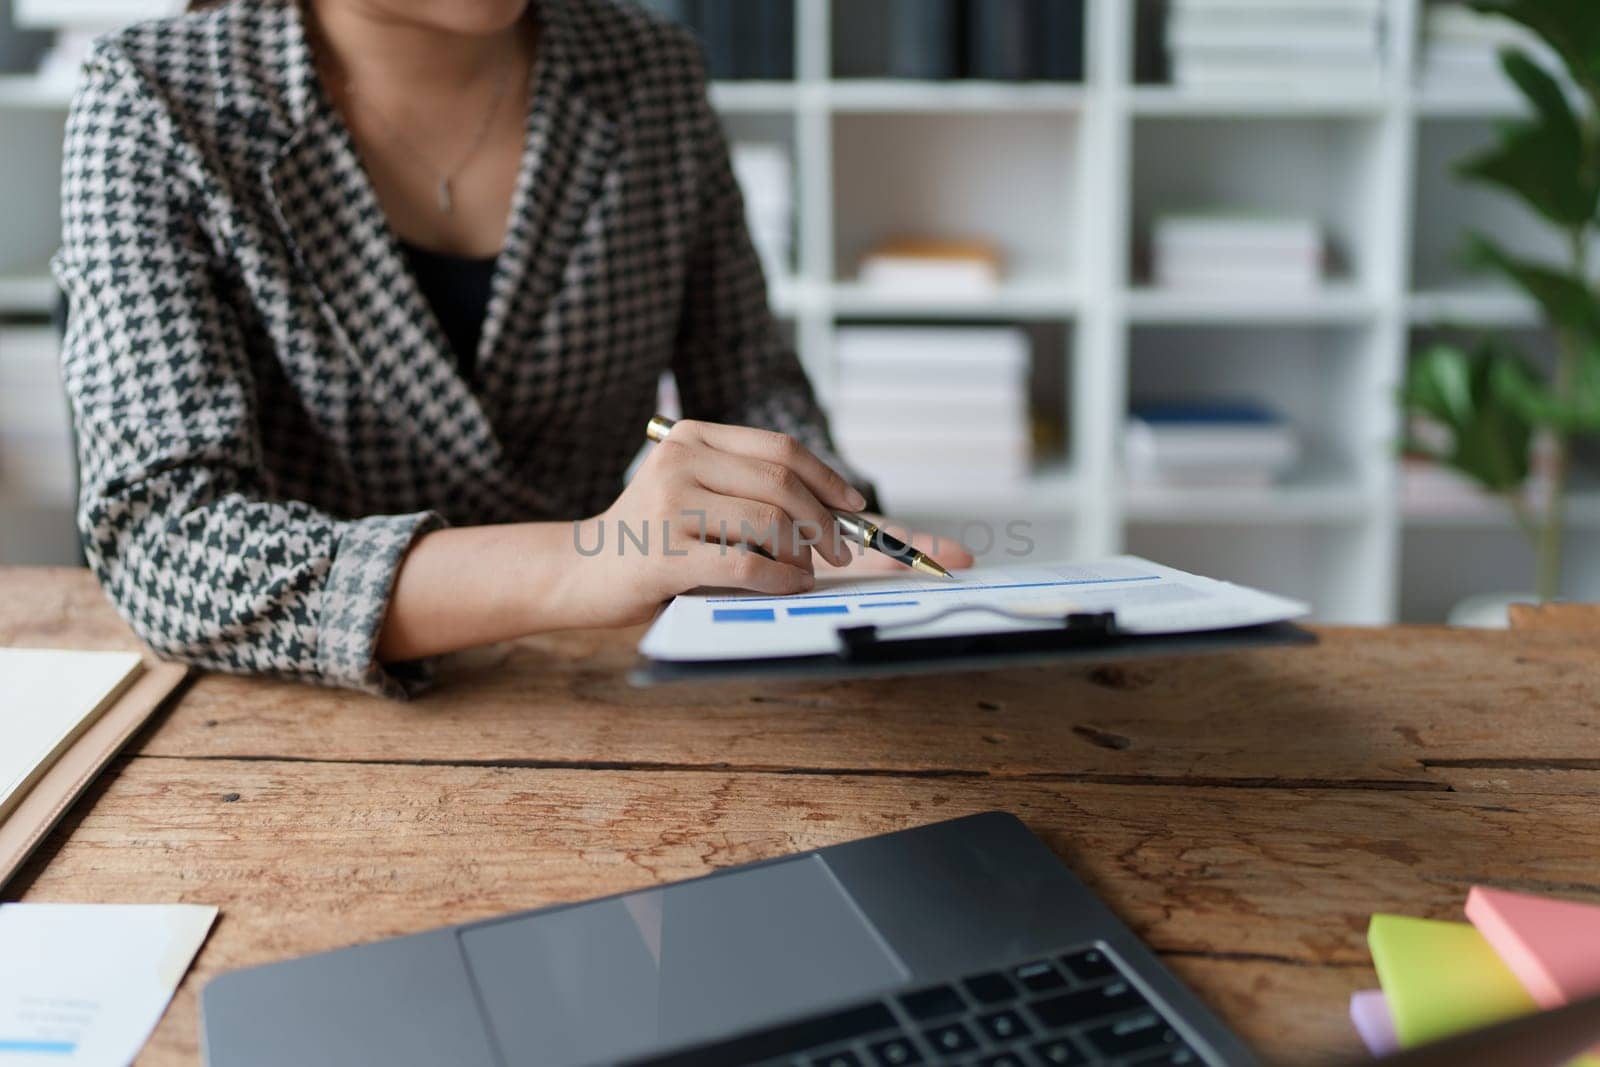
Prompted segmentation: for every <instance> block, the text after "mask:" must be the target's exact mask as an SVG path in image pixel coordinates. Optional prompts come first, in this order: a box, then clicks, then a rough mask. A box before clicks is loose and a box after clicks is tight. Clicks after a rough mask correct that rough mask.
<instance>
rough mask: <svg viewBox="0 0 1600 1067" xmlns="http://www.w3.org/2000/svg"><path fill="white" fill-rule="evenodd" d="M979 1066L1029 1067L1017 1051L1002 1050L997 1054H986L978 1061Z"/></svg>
mask: <svg viewBox="0 0 1600 1067" xmlns="http://www.w3.org/2000/svg"><path fill="white" fill-rule="evenodd" d="M978 1067H1028V1065H1027V1064H1025V1063H1023V1062H1022V1057H1021V1056H1020V1055H1018V1054H1017V1053H1015V1052H1002V1053H999V1054H998V1055H995V1056H985V1057H984V1058H983V1059H981V1060H979V1061H978Z"/></svg>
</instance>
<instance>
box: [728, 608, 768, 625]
mask: <svg viewBox="0 0 1600 1067" xmlns="http://www.w3.org/2000/svg"><path fill="white" fill-rule="evenodd" d="M711 621H712V622H777V621H778V614H777V612H775V611H774V610H773V609H771V608H717V609H716V610H715V611H713V612H712V613H711Z"/></svg>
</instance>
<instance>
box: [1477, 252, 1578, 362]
mask: <svg viewBox="0 0 1600 1067" xmlns="http://www.w3.org/2000/svg"><path fill="white" fill-rule="evenodd" d="M1467 250H1468V256H1469V258H1470V259H1471V260H1472V261H1474V262H1476V263H1479V264H1481V265H1483V266H1486V267H1490V268H1492V269H1494V270H1496V271H1498V272H1500V273H1501V274H1503V275H1505V276H1506V277H1507V278H1508V279H1510V280H1511V281H1512V282H1515V283H1516V284H1517V285H1518V286H1520V287H1521V288H1522V289H1523V290H1524V291H1526V292H1527V294H1528V295H1529V296H1531V297H1533V299H1534V300H1536V301H1538V303H1539V306H1540V307H1542V308H1543V309H1544V313H1545V314H1546V315H1547V316H1549V318H1550V320H1551V321H1552V322H1554V323H1555V324H1556V325H1557V326H1560V327H1563V328H1565V329H1568V330H1571V331H1572V332H1574V333H1576V334H1577V335H1578V336H1579V337H1580V338H1581V339H1582V340H1583V342H1584V343H1585V345H1591V344H1600V293H1596V292H1595V290H1594V289H1592V288H1590V286H1589V284H1588V283H1587V282H1586V281H1585V280H1584V279H1582V278H1579V277H1576V276H1574V275H1572V274H1569V273H1566V272H1565V271H1562V270H1559V269H1557V268H1554V267H1549V266H1545V265H1544V264H1540V263H1533V262H1530V261H1529V260H1525V259H1518V258H1517V257H1515V256H1513V255H1511V254H1510V253H1509V252H1507V251H1505V249H1503V248H1501V247H1500V246H1499V245H1498V244H1496V243H1495V242H1494V241H1493V240H1491V239H1490V238H1488V237H1486V236H1484V235H1483V234H1479V233H1475V234H1473V235H1471V237H1470V238H1469V239H1468V244H1467Z"/></svg>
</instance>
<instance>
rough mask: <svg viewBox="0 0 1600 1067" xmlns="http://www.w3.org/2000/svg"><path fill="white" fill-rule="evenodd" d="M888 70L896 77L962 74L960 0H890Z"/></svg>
mask: <svg viewBox="0 0 1600 1067" xmlns="http://www.w3.org/2000/svg"><path fill="white" fill-rule="evenodd" d="M887 21H888V25H887V30H888V46H889V47H888V54H889V63H888V71H887V73H888V74H889V76H890V77H894V78H954V77H955V76H956V75H957V74H958V73H959V67H960V62H959V54H960V41H961V6H960V2H959V0H889V3H888V20H887Z"/></svg>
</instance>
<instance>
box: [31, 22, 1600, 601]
mask: <svg viewBox="0 0 1600 1067" xmlns="http://www.w3.org/2000/svg"><path fill="white" fill-rule="evenodd" d="M871 2H872V0H795V4H796V71H797V78H796V80H794V81H792V82H789V81H785V82H728V83H720V84H718V85H716V86H714V87H713V91H712V99H713V102H714V104H715V105H716V106H717V108H718V109H719V111H720V112H721V113H722V114H723V116H724V118H725V120H726V124H727V127H728V130H729V135H730V138H731V139H734V140H757V141H778V142H780V143H783V144H785V145H787V146H788V147H789V149H790V150H791V152H792V154H793V156H794V159H795V161H796V162H795V166H796V174H795V190H796V210H797V233H796V238H797V240H796V242H795V249H796V254H795V262H794V263H793V264H792V267H791V269H790V270H789V271H787V272H785V273H784V274H783V275H782V276H781V277H777V278H774V279H771V288H772V294H773V303H774V307H775V308H776V309H777V311H778V313H779V314H780V315H781V316H783V317H784V318H785V319H786V320H787V322H788V323H789V326H790V329H791V331H792V336H793V337H794V339H795V341H796V344H797V347H798V349H799V351H800V354H801V357H802V360H803V361H804V363H805V365H806V367H807V369H808V370H809V371H810V373H811V374H812V376H813V378H814V380H815V382H816V385H817V387H818V390H819V392H820V393H821V395H822V397H823V400H824V402H825V403H826V402H827V401H828V400H829V399H830V397H831V394H832V389H833V382H834V374H833V356H832V338H833V333H834V330H835V329H836V327H837V326H838V325H840V324H841V323H852V322H863V321H865V322H879V321H890V322H911V323H917V322H934V323H937V322H947V321H948V322H983V323H1011V322H1016V323H1021V324H1024V325H1026V326H1028V327H1029V328H1031V329H1034V330H1036V331H1038V335H1039V336H1040V337H1046V338H1048V341H1047V343H1042V344H1041V346H1040V350H1039V352H1038V354H1037V357H1036V358H1039V359H1042V360H1047V361H1059V362H1060V363H1062V364H1063V366H1062V368H1061V370H1060V373H1059V374H1058V375H1057V377H1059V379H1060V386H1059V388H1060V390H1061V395H1058V396H1055V397H1053V398H1051V399H1052V400H1053V401H1055V406H1058V407H1059V408H1060V409H1061V410H1062V411H1064V412H1065V414H1066V437H1067V442H1066V451H1065V455H1064V456H1059V457H1058V456H1049V457H1046V458H1045V460H1044V461H1042V462H1041V464H1040V466H1039V468H1038V470H1037V471H1036V473H1035V475H1034V476H1033V477H1032V478H1031V479H1030V480H1028V481H1027V482H1026V483H1025V484H1022V485H1018V486H992V487H988V488H986V489H985V490H983V491H982V492H981V493H979V494H972V493H967V494H964V495H962V496H960V497H948V498H947V497H943V496H941V495H938V494H929V493H925V492H924V493H920V494H915V495H902V496H901V497H899V498H896V497H893V496H891V497H890V498H889V500H888V501H887V502H888V504H889V505H890V506H891V508H892V510H893V511H894V512H895V513H896V516H897V517H899V518H904V519H907V520H914V521H919V522H927V523H932V524H934V525H935V526H936V527H937V528H939V529H941V530H944V531H947V532H954V531H955V530H958V529H959V528H960V527H961V525H962V524H963V523H964V522H966V521H968V520H972V519H985V520H991V521H993V520H995V519H996V518H999V519H1001V520H1002V521H1001V522H999V523H997V525H1003V520H1004V519H1009V518H1018V519H1023V520H1026V521H1028V522H1030V523H1031V524H1033V528H1034V532H1035V539H1036V540H1037V541H1038V543H1039V551H1040V552H1052V553H1060V554H1067V555H1074V556H1094V555H1101V554H1106V553H1111V552H1116V551H1121V550H1124V549H1127V550H1131V551H1136V552H1141V553H1145V554H1149V555H1152V556H1154V557H1156V558H1159V559H1162V560H1164V561H1166V562H1170V563H1172V564H1174V565H1177V566H1182V567H1188V568H1192V569H1195V570H1199V571H1202V572H1205V573H1209V574H1213V575H1216V576H1218V577H1222V578H1229V579H1234V580H1238V581H1242V582H1247V583H1250V584H1254V585H1259V586H1262V587H1264V588H1267V589H1272V590H1278V591H1281V592H1284V593H1287V594H1291V595H1300V596H1305V597H1307V598H1308V599H1310V600H1312V601H1313V602H1314V603H1315V604H1316V606H1317V616H1318V617H1319V618H1321V619H1324V620H1332V621H1341V622H1381V621H1387V620H1390V619H1394V618H1397V617H1404V618H1412V619H1438V618H1440V617H1441V616H1442V614H1443V611H1444V610H1445V609H1446V608H1448V606H1449V605H1450V604H1451V603H1453V602H1455V601H1456V600H1458V599H1460V598H1461V597H1464V596H1466V595H1468V594H1470V593H1474V592H1482V591H1489V590H1499V589H1521V588H1525V587H1528V586H1530V585H1531V581H1532V575H1531V568H1530V566H1529V564H1528V559H1529V554H1528V553H1527V551H1526V549H1525V548H1523V546H1522V545H1521V543H1520V541H1519V535H1518V534H1517V532H1516V531H1515V530H1514V529H1513V528H1512V524H1511V521H1510V519H1509V518H1508V517H1506V516H1505V515H1504V514H1503V513H1502V512H1500V511H1499V510H1497V509H1495V508H1492V507H1476V506H1474V507H1473V508H1470V509H1463V510H1462V511H1461V512H1460V513H1459V514H1447V515H1438V514H1414V513H1408V512H1407V509H1406V508H1405V507H1404V506H1402V504H1401V502H1400V500H1399V497H1398V495H1397V487H1398V467H1399V464H1398V461H1397V457H1396V455H1395V452H1394V441H1395V437H1396V432H1397V427H1398V420H1397V417H1396V411H1395V399H1394V398H1395V393H1396V389H1397V386H1398V383H1399V381H1400V380H1401V375H1402V373H1403V368H1404V361H1405V358H1406V354H1407V352H1408V351H1409V350H1410V349H1411V347H1412V346H1413V345H1415V344H1417V343H1420V342H1421V341H1423V340H1425V339H1427V338H1428V337H1430V336H1434V335H1435V334H1439V333H1441V332H1445V331H1449V330H1450V329H1452V328H1479V327H1496V328H1505V329H1510V330H1516V331H1522V332H1531V331H1536V330H1537V324H1538V316H1537V314H1536V312H1535V309H1533V308H1532V307H1530V306H1529V305H1528V304H1527V302H1526V301H1524V300H1522V299H1520V298H1518V297H1516V296H1515V295H1513V294H1511V293H1509V292H1507V291H1506V290H1505V289H1503V288H1496V287H1494V286H1491V285H1487V284H1485V283H1484V282H1483V281H1482V280H1481V279H1479V278H1476V277H1474V276H1472V275H1470V274H1468V273H1467V272H1465V271H1464V270H1463V269H1461V267H1460V266H1459V263H1458V262H1457V260H1456V258H1455V254H1456V252H1457V251H1458V250H1459V247H1460V243H1461V240H1462V237H1463V231H1464V229H1465V227H1466V226H1467V224H1468V223H1470V224H1471V225H1474V226H1478V227H1481V228H1484V229H1487V230H1489V231H1490V232H1492V233H1494V234H1495V235H1497V236H1498V237H1500V238H1502V239H1503V240H1506V241H1507V242H1508V243H1509V244H1511V245H1512V246H1513V247H1517V248H1522V249H1528V250H1533V251H1539V250H1542V249H1545V248H1548V247H1549V244H1548V242H1549V237H1548V235H1547V234H1546V233H1545V231H1544V230H1543V227H1542V226H1541V225H1540V224H1539V223H1537V222H1536V221H1534V220H1532V219H1530V218H1528V217H1527V216H1526V215H1525V214H1524V213H1521V212H1518V211H1516V210H1515V209H1514V208H1512V207H1510V206H1509V205H1508V204H1507V203H1506V201H1505V200H1504V199H1503V198H1500V197H1496V196H1490V195H1488V194H1485V193H1483V192H1482V191H1480V190H1476V189H1471V188H1468V187H1465V186H1463V185H1461V184H1460V183H1459V182H1458V181H1457V180H1456V179H1455V178H1454V177H1453V176H1452V175H1451V174H1450V172H1449V165H1450V163H1451V162H1452V161H1453V160H1454V159H1456V158H1459V157H1460V156H1461V155H1463V154H1465V153H1466V152H1467V151H1469V150H1471V148H1472V147H1474V146H1475V145H1477V144H1481V143H1483V140H1484V139H1485V138H1486V137H1488V136H1489V135H1490V133H1491V132H1492V130H1493V124H1494V123H1495V122H1496V121H1497V120H1499V119H1503V118H1505V117H1506V116H1509V115H1514V114H1516V113H1517V111H1518V106H1517V103H1516V100H1515V97H1514V96H1513V95H1512V94H1511V93H1509V92H1499V91H1495V90H1494V89H1493V88H1492V87H1485V88H1484V90H1483V91H1482V92H1481V93H1478V94H1476V95H1474V96H1473V97H1472V98H1455V97H1441V96H1439V95H1437V94H1425V93H1422V92H1420V91H1418V90H1416V89H1415V88H1414V87H1413V86H1414V84H1415V81H1416V79H1415V70H1414V67H1415V57H1416V55H1417V48H1416V43H1415V33H1416V26H1417V25H1418V24H1419V19H1418V16H1419V13H1420V8H1421V5H1422V4H1423V3H1424V2H1425V0H1390V2H1389V3H1388V4H1387V5H1386V8H1387V10H1388V11H1389V17H1390V20H1391V21H1390V33H1389V37H1388V39H1389V41H1390V49H1391V52H1390V55H1389V57H1388V59H1389V64H1390V75H1389V80H1388V84H1387V86H1386V87H1385V88H1384V89H1383V91H1380V92H1372V93H1361V94H1336V95H1328V94H1319V93H1317V92H1315V91H1307V92H1301V93H1276V94H1267V95H1260V96H1255V97H1251V96H1245V95H1238V94H1227V95H1195V94H1193V93H1188V92H1184V91H1181V90H1178V89H1174V88H1172V87H1170V86H1166V85H1161V84H1156V83H1154V82H1152V81H1151V80H1150V77H1149V74H1150V72H1149V71H1148V70H1147V69H1146V67H1147V66H1148V63H1147V62H1146V61H1144V60H1142V59H1139V58H1138V57H1139V56H1142V55H1147V54H1149V53H1150V52H1151V50H1152V43H1153V42H1155V41H1158V40H1159V34H1160V26H1159V23H1158V16H1159V12H1160V10H1161V8H1162V5H1161V4H1160V3H1156V2H1149V0H1138V2H1136V0H1088V5H1087V6H1088V25H1087V27H1086V35H1085V37H1086V41H1087V49H1086V60H1087V62H1086V78H1085V81H1084V82H1083V83H1082V84H1053V83H1023V84H1009V83H1007V84H1001V83H983V82H967V81H958V82H917V81H899V80H889V79H882V78H835V77H834V76H833V70H834V59H835V48H836V47H837V46H839V44H840V43H841V42H849V41H850V40H851V35H852V34H853V33H854V32H855V30H856V25H855V23H854V22H853V20H858V19H860V18H863V17H868V16H864V15H862V14H861V12H863V11H865V10H867V9H868V8H869V7H870V4H871ZM65 103H66V101H65V95H64V94H63V93H61V92H60V90H59V89H46V88H42V87H37V86H33V85H30V84H29V82H28V80H27V79H18V78H4V79H0V130H3V136H4V138H5V143H6V144H7V145H8V148H9V146H11V145H12V144H13V143H19V142H17V141H16V140H15V139H17V138H19V137H20V138H22V140H23V141H25V142H26V143H27V144H28V145H29V146H30V148H29V150H27V151H8V152H7V153H5V154H4V155H3V156H0V192H3V193H4V194H5V196H6V198H7V200H8V202H10V203H18V202H26V203H28V204H29V210H28V211H25V212H10V213H7V215H6V216H5V217H4V218H3V220H0V316H7V315H11V316H15V315H18V314H24V315H26V314H34V315H42V314H43V313H45V312H46V311H47V310H48V307H49V304H50V302H51V299H52V291H51V289H50V287H49V285H48V282H47V280H46V279H45V278H44V276H43V273H42V272H43V263H44V262H45V259H46V258H47V257H48V254H49V251H50V248H51V246H52V245H53V241H54V233H53V230H52V229H50V221H49V220H52V219H53V217H54V213H55V210H56V192H55V188H56V173H55V169H56V167H57V166H58V165H59V137H60V123H61V120H62V117H63V115H64V111H65ZM1191 208H1203V209H1217V208H1241V209H1250V210H1278V211H1283V210H1288V211H1295V212H1302V213H1309V214H1312V215H1314V216H1315V217H1316V218H1318V219H1319V221H1320V222H1321V223H1322V224H1323V226H1324V228H1325V230H1326V231H1327V233H1328V234H1329V236H1330V239H1331V241H1332V243H1333V245H1334V247H1335V249H1336V251H1337V257H1338V269H1337V270H1336V271H1335V273H1334V274H1333V276H1332V277H1331V279H1330V281H1329V283H1328V284H1327V285H1326V287H1325V288H1323V289H1322V290H1320V291H1318V292H1314V293H1310V294H1307V295H1304V296H1300V297H1290V298H1282V297H1273V298H1270V299H1262V298H1255V297H1252V296H1251V295H1249V294H1243V295H1218V296H1199V295H1188V294H1175V293H1170V292H1164V291H1162V290H1159V289H1156V288H1152V287H1151V286H1149V285H1148V284H1147V281H1146V279H1145V277H1144V275H1143V273H1142V267H1141V264H1142V260H1143V252H1142V249H1143V244H1144V240H1145V236H1146V234H1147V231H1148V226H1149V222H1150V220H1151V219H1152V218H1153V217H1154V216H1155V215H1157V214H1159V213H1162V212H1167V211H1174V210H1184V209H1191ZM902 232H923V233H931V234H944V235H949V236H958V235H983V236H987V237H990V238H992V239H995V240H997V241H999V242H1000V243H1001V244H1002V246H1003V247H1004V248H1005V251H1006V253H1007V256H1008V260H1009V264H1010V270H1009V273H1008V280H1007V282H1006V283H1005V284H1003V285H1002V286H1001V287H999V288H998V289H997V290H996V291H995V292H994V293H992V294H990V295H988V296H984V297H979V298H970V299H965V300H958V301H950V300H919V299H915V298H905V297H890V296H885V295H884V294H881V293H878V292H874V291H872V290H870V289H867V288H864V287H862V286H861V285H859V284H858V283H856V281H855V280H854V267H855V262H856V260H857V257H858V256H859V255H860V253H861V252H862V251H863V250H865V249H866V248H867V247H869V246H870V245H871V244H872V243H873V242H875V241H876V240H878V239H880V238H883V237H886V236H889V235H891V234H894V233H902ZM0 344H3V334H0ZM0 358H3V353H0ZM1156 384H1159V385H1160V386H1161V387H1162V389H1163V391H1164V392H1168V393H1171V392H1174V391H1176V392H1179V393H1181V394H1194V395H1202V396H1203V395H1208V394H1209V395H1223V394H1227V395H1239V394H1244V395H1251V396H1255V397H1258V398H1259V399H1262V400H1264V401H1266V402H1268V403H1269V404H1271V405H1273V406H1275V407H1277V408H1279V409H1280V410H1282V411H1284V412H1285V413H1286V414H1288V415H1289V416H1290V418H1291V419H1292V420H1293V421H1294V422H1295V423H1296V425H1297V427H1298V428H1299V429H1300V430H1301V431H1302V432H1303V434H1304V435H1305V437H1306V440H1307V444H1308V449H1307V453H1308V454H1307V459H1306V461H1305V463H1304V464H1302V466H1301V468H1300V469H1299V470H1297V471H1296V472H1295V474H1294V475H1293V476H1292V477H1291V478H1290V479H1289V480H1288V481H1287V482H1286V483H1285V484H1283V485H1281V486H1279V487H1276V488H1273V489H1271V490H1266V491H1261V492H1198V491H1187V490H1174V491H1138V492H1133V491H1125V490H1124V488H1123V486H1122V479H1121V477H1120V474H1119V465H1120V464H1119V458H1118V457H1119V453H1120V439H1121V432H1122V426H1123V417H1124V412H1125V411H1126V410H1127V405H1128V402H1129V399H1130V391H1132V392H1138V391H1140V390H1143V389H1146V388H1149V387H1153V386H1154V385H1156ZM1572 524H1573V526H1574V528H1575V529H1576V530H1594V529H1600V493H1590V492H1585V493H1581V494H1579V496H1578V498H1577V499H1576V500H1575V501H1574V504H1573V507H1572ZM1573 540H1574V545H1573V550H1572V551H1573V556H1574V559H1573V564H1572V567H1571V572H1572V573H1571V579H1570V588H1569V592H1571V593H1573V594H1575V595H1586V596H1588V597H1590V598H1595V597H1600V545H1597V546H1596V547H1594V548H1590V547H1589V544H1588V542H1589V541H1600V539H1593V538H1591V539H1587V540H1585V539H1582V538H1577V537H1575V538H1574V539H1573ZM1580 542H1581V543H1580Z"/></svg>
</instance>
